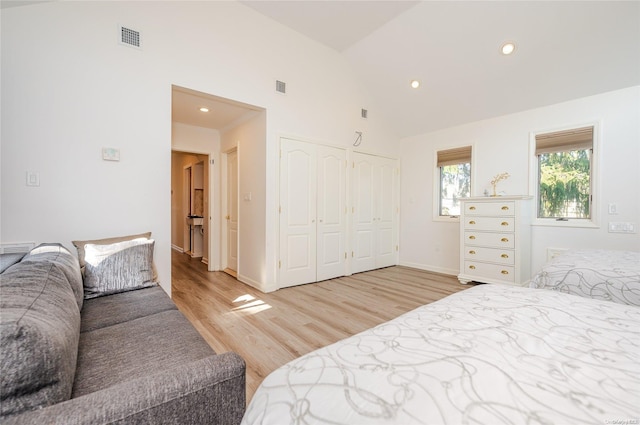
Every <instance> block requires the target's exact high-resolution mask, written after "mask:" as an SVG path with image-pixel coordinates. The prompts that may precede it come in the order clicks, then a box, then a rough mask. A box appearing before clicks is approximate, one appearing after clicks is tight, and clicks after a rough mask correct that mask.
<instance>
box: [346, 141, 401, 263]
mask: <svg viewBox="0 0 640 425" xmlns="http://www.w3.org/2000/svg"><path fill="white" fill-rule="evenodd" d="M353 157H354V162H353V171H352V173H353V174H352V180H353V186H352V188H353V190H352V196H353V235H352V237H353V253H352V259H351V271H352V272H353V273H358V272H362V271H366V270H373V269H376V268H381V267H387V266H392V265H394V264H397V262H398V255H397V252H398V251H397V239H398V236H397V235H398V201H397V185H398V178H397V176H398V171H397V170H398V167H397V161H396V160H393V159H390V158H384V157H378V156H374V155H367V154H361V153H354V156H353Z"/></svg>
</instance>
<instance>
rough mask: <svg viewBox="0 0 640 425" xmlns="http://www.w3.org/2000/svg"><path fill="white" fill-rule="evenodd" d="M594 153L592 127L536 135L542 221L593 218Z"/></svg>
mask: <svg viewBox="0 0 640 425" xmlns="http://www.w3.org/2000/svg"><path fill="white" fill-rule="evenodd" d="M592 154H593V127H592V126H591V127H584V128H577V129H571V130H564V131H559V132H554V133H546V134H538V135H536V156H537V162H538V218H551V219H556V220H568V219H590V218H591V212H592V205H591V202H592V193H591V192H592V170H593V164H592V162H593V155H592Z"/></svg>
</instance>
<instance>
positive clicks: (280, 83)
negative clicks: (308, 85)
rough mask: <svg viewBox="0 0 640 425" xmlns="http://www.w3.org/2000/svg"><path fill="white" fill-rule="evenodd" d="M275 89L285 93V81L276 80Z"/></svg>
mask: <svg viewBox="0 0 640 425" xmlns="http://www.w3.org/2000/svg"><path fill="white" fill-rule="evenodd" d="M276 91H277V92H278V93H282V94H285V93H286V92H287V83H285V82H284V81H279V80H276Z"/></svg>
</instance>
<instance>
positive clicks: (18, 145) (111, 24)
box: [0, 1, 397, 293]
mask: <svg viewBox="0 0 640 425" xmlns="http://www.w3.org/2000/svg"><path fill="white" fill-rule="evenodd" d="M0 14H1V19H2V25H1V31H2V64H1V66H2V75H1V78H2V80H1V83H2V104H1V114H2V116H1V118H2V130H1V132H2V133H1V136H2V141H1V143H2V145H1V147H2V182H1V195H2V196H1V198H2V206H1V216H0V218H1V222H2V223H1V239H2V242H15V241H25V240H32V241H35V242H43V241H60V242H62V243H64V244H65V245H67V246H70V241H71V240H72V239H76V238H80V239H85V238H96V237H103V236H112V235H120V234H126V233H138V232H142V231H147V230H151V231H152V232H153V235H154V238H155V239H156V252H155V255H156V262H157V264H158V272H159V276H160V280H161V284H162V286H163V287H164V289H165V290H167V291H168V292H169V293H170V277H171V269H170V245H171V240H170V239H171V232H170V226H171V214H170V213H171V212H170V208H171V201H170V176H171V174H170V170H171V169H170V166H171V164H170V163H171V147H172V146H171V140H172V134H171V86H172V85H174V84H175V85H178V86H181V87H186V88H190V89H193V90H197V91H201V92H204V93H210V94H214V95H217V96H221V97H225V98H229V99H234V100H237V101H240V102H244V103H248V104H253V105H258V106H261V107H264V108H265V109H266V110H267V115H266V128H267V136H266V141H265V142H266V146H264V157H262V158H258V157H257V156H256V157H254V158H251V163H257V162H261V163H262V166H264V167H265V175H263V176H261V179H263V180H262V181H263V182H264V185H265V186H264V193H263V194H262V195H261V196H263V197H264V200H261V201H260V202H264V207H262V208H264V210H265V211H264V213H265V215H264V216H263V217H262V218H261V220H262V221H263V222H262V224H260V226H259V228H257V229H256V230H257V231H259V232H260V231H264V241H258V242H256V243H258V244H260V245H261V246H260V247H259V248H256V253H255V255H256V256H258V257H261V258H259V259H257V262H256V263H255V265H252V267H256V268H257V269H259V272H256V273H254V272H253V271H252V272H251V276H250V277H251V278H254V277H255V279H256V281H257V284H258V285H259V286H269V285H273V283H274V279H275V264H276V252H277V250H276V247H275V241H276V240H277V239H276V231H277V230H276V229H277V227H276V224H277V220H276V218H277V217H276V214H275V211H276V196H275V195H276V182H277V178H276V177H277V141H278V134H282V133H287V134H296V135H300V136H303V137H306V138H312V139H315V140H318V141H330V142H331V143H333V144H336V145H344V146H349V145H350V144H351V143H353V140H354V134H355V131H364V133H365V138H364V142H363V146H362V147H363V149H368V150H372V151H380V152H381V153H384V152H389V151H393V150H394V149H396V147H395V146H396V145H397V143H395V142H396V141H397V139H396V138H395V136H394V135H393V134H392V133H391V132H390V131H388V130H387V128H386V126H385V124H384V123H383V122H382V121H381V117H380V115H379V114H377V113H376V111H377V108H376V107H375V102H374V100H373V98H371V97H370V96H369V95H368V93H367V92H366V91H365V90H364V89H363V88H362V87H361V85H360V83H359V81H358V79H357V78H356V76H355V75H354V73H353V71H352V69H351V68H350V67H349V65H348V63H347V62H346V61H345V60H344V59H343V58H342V57H341V56H340V55H339V54H338V53H337V52H335V51H333V50H330V49H328V48H326V47H324V46H322V45H320V44H318V43H316V42H313V41H311V40H309V39H307V38H305V37H303V36H301V35H299V34H298V33H296V32H294V31H292V30H289V29H287V28H285V27H283V26H281V25H279V24H276V23H275V22H274V21H272V20H270V19H268V18H265V17H264V16H262V15H259V14H258V13H256V12H255V11H253V10H252V9H250V8H247V7H245V6H243V5H242V4H240V3H237V2H137V1H131V2H128V1H122V2H47V3H40V4H35V5H29V6H21V7H14V8H6V9H2V10H1V12H0ZM118 24H123V25H126V26H128V27H130V28H132V29H135V30H138V31H140V32H141V36H142V47H143V48H142V49H141V50H138V49H134V48H130V47H126V46H121V45H119V44H118V43H117V39H118V38H117V37H118ZM276 79H279V80H282V81H285V82H286V83H287V89H288V92H287V94H286V95H281V94H278V93H276V92H275V90H274V87H275V80H276ZM362 107H365V108H368V109H369V117H370V118H369V120H367V121H366V122H365V121H363V120H362V119H361V118H360V109H361V108H362ZM102 147H115V148H119V149H120V151H121V161H120V162H106V161H103V160H102V159H101V148H102ZM27 171H31V172H37V173H39V174H40V180H41V181H40V186H39V187H26V185H25V173H26V172H27ZM255 187H257V186H255ZM249 189H250V190H254V186H253V185H252V187H250V188H249ZM241 190H246V188H242V189H241ZM254 205H257V204H254ZM255 213H256V216H255V217H257V214H258V213H257V211H256V212H255ZM255 217H254V218H255ZM254 274H255V276H254Z"/></svg>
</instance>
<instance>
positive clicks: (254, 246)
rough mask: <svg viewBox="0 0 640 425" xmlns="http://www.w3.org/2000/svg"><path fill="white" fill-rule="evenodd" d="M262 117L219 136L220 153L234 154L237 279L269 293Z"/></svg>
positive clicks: (264, 124)
mask: <svg viewBox="0 0 640 425" xmlns="http://www.w3.org/2000/svg"><path fill="white" fill-rule="evenodd" d="M266 115H267V114H266V113H265V112H264V111H263V112H257V113H256V114H255V116H253V117H252V118H251V119H249V120H246V121H244V122H243V123H241V124H239V125H237V126H236V127H234V128H232V129H230V130H228V131H226V132H224V133H222V151H223V152H229V150H230V149H232V148H236V149H237V152H238V173H239V180H238V239H239V240H238V270H237V274H238V279H239V280H241V281H243V282H246V283H249V284H250V285H253V286H255V287H258V288H260V289H262V290H263V291H270V290H273V289H276V288H274V287H273V286H274V285H273V284H274V283H275V280H274V279H273V278H272V277H271V275H270V273H269V269H268V266H267V245H266V236H267V219H266V216H267V211H268V209H267V185H266V179H265V175H266V172H267V162H266V161H265V158H267V153H266V147H267V143H266V140H265V129H266V119H267V117H266ZM224 202H225V201H224V200H223V203H224Z"/></svg>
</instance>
